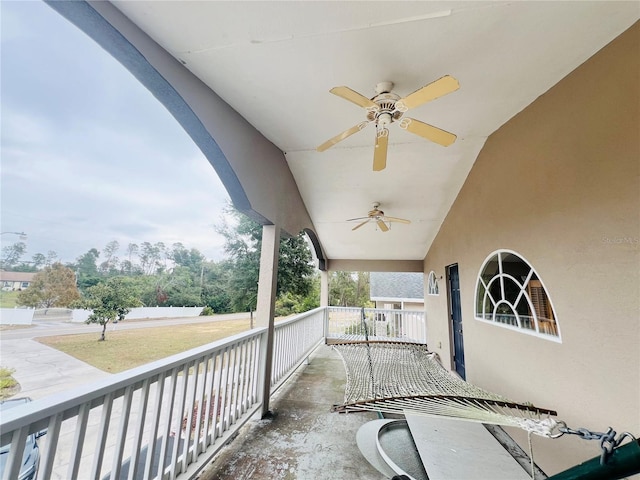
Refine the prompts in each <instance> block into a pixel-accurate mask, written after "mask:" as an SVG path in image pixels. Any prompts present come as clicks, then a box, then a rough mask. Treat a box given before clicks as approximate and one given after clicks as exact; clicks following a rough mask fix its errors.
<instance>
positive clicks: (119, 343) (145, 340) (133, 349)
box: [36, 318, 250, 373]
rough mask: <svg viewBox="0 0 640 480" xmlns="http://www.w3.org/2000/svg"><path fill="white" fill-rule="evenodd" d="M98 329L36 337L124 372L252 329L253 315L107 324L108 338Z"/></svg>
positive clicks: (99, 365) (102, 366)
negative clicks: (132, 326) (151, 324)
mask: <svg viewBox="0 0 640 480" xmlns="http://www.w3.org/2000/svg"><path fill="white" fill-rule="evenodd" d="M101 328H102V327H100V326H97V325H96V332H95V333H87V334H81V335H60V336H54V337H41V338H37V339H36V340H37V341H39V342H40V343H43V344H45V345H49V346H50V347H53V348H56V349H58V350H60V351H62V352H65V353H67V354H69V355H71V356H72V357H75V358H77V359H79V360H82V361H83V362H86V363H88V364H90V365H93V366H94V367H96V368H99V369H100V370H103V371H105V372H109V373H117V372H122V371H124V370H129V369H130V368H134V367H138V366H140V365H144V364H145V363H149V362H152V361H154V360H159V359H161V358H165V357H168V356H170V355H173V354H176V353H180V352H184V351H185V350H190V349H192V348H195V347H199V346H200V345H205V344H207V343H211V342H214V341H216V340H220V339H222V338H226V337H230V336H232V335H235V334H237V333H241V332H245V331H247V330H249V328H250V324H249V319H248V318H247V319H246V320H228V321H218V322H211V323H198V324H186V325H175V326H170V327H155V328H140V329H136V330H120V331H118V329H117V327H116V330H115V331H111V329H112V328H113V325H111V324H109V325H108V326H107V332H106V341H104V342H99V341H98V338H100V330H101Z"/></svg>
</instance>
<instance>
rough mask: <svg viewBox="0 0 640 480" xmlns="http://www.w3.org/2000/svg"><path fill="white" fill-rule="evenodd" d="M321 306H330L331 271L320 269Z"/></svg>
mask: <svg viewBox="0 0 640 480" xmlns="http://www.w3.org/2000/svg"><path fill="white" fill-rule="evenodd" d="M320 306H321V307H328V306H329V272H327V271H326V270H325V271H322V270H321V271H320Z"/></svg>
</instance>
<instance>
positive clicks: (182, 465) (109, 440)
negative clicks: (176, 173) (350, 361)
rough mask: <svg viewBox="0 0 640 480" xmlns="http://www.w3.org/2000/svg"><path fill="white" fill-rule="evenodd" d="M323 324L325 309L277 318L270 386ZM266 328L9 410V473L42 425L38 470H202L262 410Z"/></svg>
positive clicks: (99, 473) (76, 474)
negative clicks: (45, 432) (45, 433)
mask: <svg viewBox="0 0 640 480" xmlns="http://www.w3.org/2000/svg"><path fill="white" fill-rule="evenodd" d="M323 327H324V309H323V308H318V309H315V310H312V311H310V312H306V313H304V314H301V315H297V316H296V317H294V318H291V319H288V320H285V321H283V322H279V323H277V324H276V326H275V336H274V357H273V369H272V375H271V384H272V386H273V388H272V391H275V389H276V388H277V387H278V386H279V385H281V384H282V383H283V382H284V381H285V380H286V378H287V376H288V375H289V374H290V373H293V371H294V370H295V368H296V367H297V366H299V365H300V364H301V363H302V362H303V361H304V360H305V359H306V358H307V357H308V355H309V354H310V353H311V352H312V350H313V349H314V348H315V347H316V346H317V345H318V343H319V342H321V341H322V340H323V338H324V332H323ZM266 334H267V329H266V328H259V329H254V330H251V331H249V332H246V333H242V334H239V335H236V336H234V337H230V338H227V339H224V340H222V341H218V342H215V343H212V344H209V345H205V346H202V347H199V348H196V349H193V350H190V351H188V352H184V353H181V354H178V355H174V356H172V357H169V358H166V359H163V360H159V361H157V362H153V363H151V364H148V365H144V366H141V367H138V368H135V369H132V370H129V371H126V372H122V373H120V374H116V375H114V376H113V377H110V378H108V379H106V380H104V381H100V382H98V383H95V384H92V385H87V386H84V387H82V388H79V389H76V390H75V391H72V392H65V393H62V394H58V395H53V396H50V397H47V398H43V399H40V400H36V401H34V402H32V403H30V404H27V405H25V406H19V407H15V408H12V409H10V410H8V411H6V412H3V415H2V419H1V421H2V424H1V427H2V429H1V430H2V435H1V438H0V444H1V445H7V444H9V443H10V444H11V447H10V451H9V453H7V454H5V455H8V458H7V463H6V466H5V467H6V468H5V471H4V475H3V480H12V479H15V478H18V474H19V471H20V466H21V463H22V461H21V460H22V457H23V450H24V447H25V441H26V439H27V436H28V435H29V434H31V433H36V432H38V431H41V430H43V429H47V435H45V436H43V437H41V438H40V440H39V443H40V451H41V452H42V453H41V455H42V457H41V462H40V472H39V476H38V477H39V478H46V479H49V478H60V479H67V478H72V479H76V478H82V479H98V480H99V479H103V478H111V479H118V480H119V479H121V478H128V479H151V478H153V479H173V478H175V477H176V476H177V475H179V474H180V473H183V472H187V471H188V468H189V466H190V465H191V468H189V472H188V473H190V474H191V473H193V472H195V471H197V470H198V468H200V466H202V465H204V464H205V462H206V460H207V459H209V458H211V457H212V456H213V455H215V454H216V453H217V452H218V450H219V449H220V448H221V447H222V446H223V445H224V444H225V442H226V440H227V439H228V438H229V437H230V436H232V435H233V434H234V433H235V432H236V431H237V430H238V429H239V428H240V427H241V426H242V425H243V424H244V423H245V422H246V421H247V420H248V419H250V418H251V417H252V416H253V414H254V413H256V412H258V411H259V409H260V408H261V405H262V398H260V397H261V392H262V388H261V382H262V381H264V374H263V372H264V366H263V365H264V363H263V362H264V358H265V356H264V354H265V345H266ZM196 461H198V464H197V465H193V464H194V462H196Z"/></svg>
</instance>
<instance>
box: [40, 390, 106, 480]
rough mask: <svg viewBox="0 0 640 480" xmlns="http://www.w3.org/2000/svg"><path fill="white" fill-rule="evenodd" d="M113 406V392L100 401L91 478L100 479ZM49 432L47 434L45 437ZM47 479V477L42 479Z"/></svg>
mask: <svg viewBox="0 0 640 480" xmlns="http://www.w3.org/2000/svg"><path fill="white" fill-rule="evenodd" d="M112 404H113V392H111V393H108V394H107V395H105V397H104V398H103V399H102V413H101V416H100V427H99V428H98V438H97V440H96V450H95V452H96V453H95V454H94V457H93V466H92V467H91V478H93V479H95V480H99V479H100V471H101V470H102V462H103V461H104V451H105V447H106V443H107V435H108V433H109V424H110V422H111V406H112ZM48 435H49V432H47V436H48ZM44 478H48V477H46V476H45V477H44Z"/></svg>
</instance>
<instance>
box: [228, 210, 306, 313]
mask: <svg viewBox="0 0 640 480" xmlns="http://www.w3.org/2000/svg"><path fill="white" fill-rule="evenodd" d="M226 213H227V214H229V215H231V216H232V217H233V218H234V219H235V220H236V222H235V225H230V224H229V223H228V222H223V224H222V225H221V226H218V227H217V230H218V232H219V233H221V234H222V235H223V236H224V238H225V252H226V253H227V254H229V256H230V257H231V258H230V259H229V272H228V275H229V278H228V290H227V291H228V295H229V301H230V305H231V308H232V309H233V310H234V311H246V310H247V309H251V310H253V309H255V306H256V299H257V294H258V274H259V270H260V250H261V248H262V226H261V225H259V224H258V223H256V222H254V221H253V220H251V219H250V218H248V217H247V216H245V215H243V214H242V213H240V212H238V211H237V210H235V209H233V208H232V207H229V208H227V209H226ZM279 252H280V254H279V259H278V283H277V289H276V295H278V296H279V295H281V294H282V293H284V292H288V293H290V294H292V295H301V296H306V295H308V294H309V293H310V291H311V278H312V275H313V267H312V265H311V258H312V257H311V252H310V251H309V246H308V244H307V242H306V240H305V238H304V234H303V233H301V234H299V235H297V236H295V237H288V238H283V239H281V240H280V250H279Z"/></svg>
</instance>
